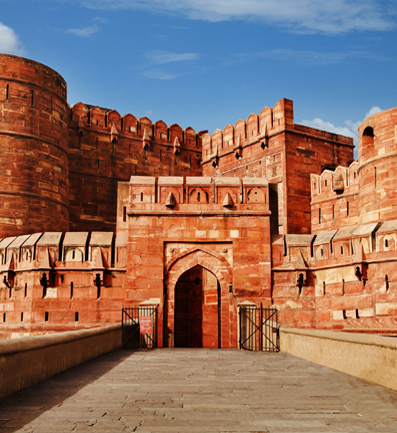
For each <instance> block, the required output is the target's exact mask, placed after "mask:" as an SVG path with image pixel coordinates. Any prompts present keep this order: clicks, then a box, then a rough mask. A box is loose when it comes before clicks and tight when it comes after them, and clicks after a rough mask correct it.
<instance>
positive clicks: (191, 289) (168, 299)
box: [163, 247, 237, 349]
mask: <svg viewBox="0 0 397 433" xmlns="http://www.w3.org/2000/svg"><path fill="white" fill-rule="evenodd" d="M165 272H166V274H165V287H164V288H165V292H164V322H163V323H164V326H163V332H164V333H163V339H164V340H163V341H164V343H165V346H168V347H204V348H214V349H215V348H228V347H237V325H236V324H237V308H236V306H235V303H234V299H233V294H232V291H231V290H230V289H231V287H232V281H233V273H232V268H231V267H230V264H229V263H228V262H227V260H226V259H225V258H224V257H222V256H221V255H219V254H218V253H216V252H215V251H213V250H212V251H211V250H210V249H207V248H204V247H196V248H192V249H190V250H187V251H185V252H183V253H181V254H180V255H179V256H177V257H175V258H174V259H172V260H171V261H170V262H169V264H168V265H167V267H166V270H165Z"/></svg>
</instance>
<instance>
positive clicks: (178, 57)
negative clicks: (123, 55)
mask: <svg viewBox="0 0 397 433" xmlns="http://www.w3.org/2000/svg"><path fill="white" fill-rule="evenodd" d="M145 57H146V58H147V59H148V60H149V61H150V62H151V63H153V64H155V65H163V64H165V63H173V62H185V61H188V60H197V59H198V57H199V56H198V54H196V53H171V52H168V51H152V52H149V53H146V56H145Z"/></svg>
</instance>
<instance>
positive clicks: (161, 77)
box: [142, 69, 182, 81]
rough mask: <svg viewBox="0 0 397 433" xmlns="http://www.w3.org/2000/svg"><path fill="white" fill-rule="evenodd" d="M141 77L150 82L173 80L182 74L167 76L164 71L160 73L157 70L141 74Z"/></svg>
mask: <svg viewBox="0 0 397 433" xmlns="http://www.w3.org/2000/svg"><path fill="white" fill-rule="evenodd" d="M142 75H143V76H144V77H146V78H150V79H152V80H165V81H166V80H175V78H178V77H179V76H180V75H182V74H167V73H166V72H164V71H160V70H158V69H150V70H147V71H144V72H142Z"/></svg>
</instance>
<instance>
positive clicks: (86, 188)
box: [69, 103, 202, 231]
mask: <svg viewBox="0 0 397 433" xmlns="http://www.w3.org/2000/svg"><path fill="white" fill-rule="evenodd" d="M201 135H202V133H196V132H195V131H194V129H192V128H186V129H184V130H183V129H182V128H181V127H180V126H179V125H177V124H174V125H171V126H167V125H166V124H165V123H164V122H163V121H161V120H160V121H158V122H155V123H153V122H152V121H151V120H150V119H148V118H147V117H143V118H141V119H137V118H136V117H134V116H133V115H132V114H127V115H125V116H123V117H122V116H120V114H119V113H118V112H117V111H115V110H107V109H104V108H100V107H93V106H90V105H85V104H82V103H78V104H76V105H75V106H74V107H72V108H71V111H70V122H69V143H70V150H69V158H70V189H71V200H70V207H71V228H72V229H73V230H87V231H90V230H92V229H93V228H96V229H97V230H114V229H115V225H116V215H115V212H114V210H115V208H116V204H117V199H116V197H117V183H118V182H120V181H128V180H129V178H130V176H131V175H141V176H150V175H157V176H161V175H165V176H169V175H171V176H175V175H177V176H184V175H193V176H195V175H196V176H199V175H201V173H202V168H201ZM81 195H84V197H85V198H86V201H84V202H82V201H81V199H80V197H81Z"/></svg>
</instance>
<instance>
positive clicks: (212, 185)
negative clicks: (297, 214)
mask: <svg viewBox="0 0 397 433" xmlns="http://www.w3.org/2000/svg"><path fill="white" fill-rule="evenodd" d="M124 193H125V192H124ZM120 199H122V198H120V197H119V200H120ZM135 211H137V212H140V211H148V212H151V211H153V212H159V211H161V212H166V213H168V214H170V213H172V212H216V211H221V212H225V213H233V211H240V212H242V211H246V212H248V213H250V212H251V211H258V212H264V214H266V215H270V212H269V187H268V182H267V180H266V179H265V178H243V179H236V178H226V177H223V178H210V177H186V178H182V177H159V178H155V177H147V176H132V177H131V180H130V188H129V207H128V209H127V213H129V214H133V213H134V212H135Z"/></svg>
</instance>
